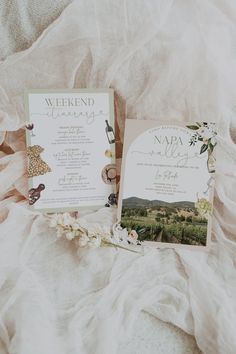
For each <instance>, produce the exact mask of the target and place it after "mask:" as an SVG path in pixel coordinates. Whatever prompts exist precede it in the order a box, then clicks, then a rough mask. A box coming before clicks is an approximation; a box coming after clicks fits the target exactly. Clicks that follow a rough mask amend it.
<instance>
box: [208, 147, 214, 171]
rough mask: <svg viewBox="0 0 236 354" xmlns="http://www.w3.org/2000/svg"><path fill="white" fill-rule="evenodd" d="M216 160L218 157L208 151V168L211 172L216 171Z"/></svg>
mask: <svg viewBox="0 0 236 354" xmlns="http://www.w3.org/2000/svg"><path fill="white" fill-rule="evenodd" d="M215 161H216V159H215V157H214V156H213V153H212V152H209V151H208V159H207V168H208V172H209V173H214V172H215Z"/></svg>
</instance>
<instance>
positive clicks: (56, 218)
mask: <svg viewBox="0 0 236 354" xmlns="http://www.w3.org/2000/svg"><path fill="white" fill-rule="evenodd" d="M49 218H50V223H49V225H50V227H52V228H56V230H57V237H58V238H61V237H64V238H66V239H67V240H69V241H72V240H73V241H74V242H75V244H76V246H77V247H78V248H81V247H82V248H84V247H88V248H97V247H115V248H122V249H126V250H128V251H133V252H136V251H135V250H133V249H129V248H127V246H129V245H140V241H138V235H137V233H136V231H134V230H132V231H131V232H130V233H128V231H127V230H126V229H122V228H121V227H120V225H119V224H116V225H115V226H114V227H113V230H111V229H110V227H108V226H105V225H100V224H90V223H88V222H87V221H86V220H85V219H82V218H79V217H78V214H77V215H76V216H72V215H71V214H70V213H63V214H53V215H52V216H50V217H49Z"/></svg>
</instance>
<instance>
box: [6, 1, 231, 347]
mask: <svg viewBox="0 0 236 354" xmlns="http://www.w3.org/2000/svg"><path fill="white" fill-rule="evenodd" d="M235 24H236V4H235V2H234V1H233V0H232V1H230V0H225V1H220V0H197V1H195V0H190V1H189V0H176V1H173V0H166V1H160V0H156V1H153V2H148V1H144V0H138V1H127V0H122V1H115V0H112V1H105V0H100V1H99V2H96V1H90V0H86V1H85V0H84V1H74V3H72V4H71V5H70V6H68V7H67V9H66V10H65V11H64V12H63V14H62V15H61V16H60V18H59V19H58V20H56V21H55V22H54V23H53V24H52V25H51V26H50V27H49V28H48V29H47V30H46V31H44V33H43V34H42V35H41V37H40V38H39V39H38V40H37V41H36V42H35V43H34V45H33V46H32V47H31V48H29V49H28V50H26V51H24V52H20V53H17V54H14V55H12V56H10V57H8V58H7V59H6V60H5V61H2V62H1V63H0V130H1V132H0V143H3V144H2V145H1V150H2V151H1V152H0V214H1V217H0V222H1V224H0V246H1V247H0V349H1V353H4V354H5V353H10V354H13V353H14V354H16V353H17V354H32V353H34V354H42V353H43V354H54V353H55V354H61V353H66V354H78V353H81V354H94V353H96V354H108V353H109V354H113V353H116V352H117V348H118V344H119V341H120V340H122V339H123V338H124V337H125V336H127V335H128V334H129V333H131V332H132V326H133V323H134V320H135V319H136V318H137V315H138V313H139V311H142V310H143V311H147V312H148V313H150V314H153V315H154V316H157V317H158V318H160V319H162V320H164V321H168V322H171V323H173V324H175V325H177V326H179V327H180V328H182V329H183V330H184V331H186V332H187V333H190V334H192V335H194V336H195V337H196V340H197V343H198V346H199V347H200V349H201V350H202V351H203V352H204V353H207V354H217V353H219V354H222V353H227V354H234V353H235V352H236V338H235V333H234V331H235V328H236V316H235V315H236V302H235V298H236V272H235V259H236V242H235V241H236V237H235V219H236V179H235V177H236V173H235V160H236V147H235V144H234V142H233V140H232V136H233V135H232V134H233V129H234V128H235V127H236V120H235V102H236V89H235V86H236V85H235V82H236V65H235V64H236V53H235V45H236V28H235ZM74 87H75V88H80V87H81V88H82V87H88V88H96V87H98V88H106V87H112V88H114V89H115V91H116V95H117V100H118V101H119V100H120V102H122V106H123V107H125V109H119V108H117V117H118V124H119V128H120V130H121V132H122V131H123V129H124V118H125V112H126V116H128V117H129V118H134V119H157V120H158V119H161V120H176V121H194V120H197V121H199V120H200V121H201V120H202V121H216V122H217V124H218V132H219V134H218V136H219V138H218V148H217V172H216V186H215V207H214V216H213V231H212V239H213V242H212V246H211V249H210V251H209V252H208V253H207V252H199V251H198V252H191V251H187V250H181V251H180V250H179V251H174V250H170V249H165V250H155V249H146V250H145V253H144V254H143V255H139V254H133V253H131V252H130V253H129V252H125V251H116V250H113V249H97V250H82V249H81V250H80V251H79V253H77V251H76V249H75V247H73V244H72V243H70V242H69V241H66V240H61V239H59V240H58V239H57V238H56V235H55V232H54V231H53V230H51V229H49V228H48V223H47V219H46V218H45V217H44V216H43V215H41V214H40V213H37V212H32V211H30V210H28V208H27V202H26V200H25V197H26V195H27V179H26V175H25V165H26V160H25V140H24V129H23V126H24V122H25V120H26V116H25V110H24V90H27V89H30V88H50V89H51V88H74ZM116 106H117V107H118V105H117V101H116ZM6 131H8V132H7V133H6ZM85 217H86V218H87V219H88V220H89V221H90V222H100V223H104V222H105V223H106V224H108V225H112V223H113V222H114V220H115V210H114V209H112V208H110V209H108V208H104V209H101V210H100V211H98V212H97V213H90V212H89V211H88V213H87V215H86V216H85Z"/></svg>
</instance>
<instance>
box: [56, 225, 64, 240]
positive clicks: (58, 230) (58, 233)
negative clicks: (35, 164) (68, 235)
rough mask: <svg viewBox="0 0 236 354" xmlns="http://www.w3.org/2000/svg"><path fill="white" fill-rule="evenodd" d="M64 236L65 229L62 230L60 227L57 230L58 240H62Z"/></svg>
mask: <svg viewBox="0 0 236 354" xmlns="http://www.w3.org/2000/svg"><path fill="white" fill-rule="evenodd" d="M62 236H63V229H61V228H60V227H59V228H57V238H60V237H62Z"/></svg>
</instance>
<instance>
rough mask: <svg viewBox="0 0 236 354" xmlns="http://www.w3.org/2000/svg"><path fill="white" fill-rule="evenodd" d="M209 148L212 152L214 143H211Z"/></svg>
mask: <svg viewBox="0 0 236 354" xmlns="http://www.w3.org/2000/svg"><path fill="white" fill-rule="evenodd" d="M208 146H209V149H210V151H211V152H212V151H213V149H214V145H212V143H209V144H208Z"/></svg>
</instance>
